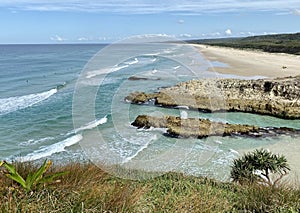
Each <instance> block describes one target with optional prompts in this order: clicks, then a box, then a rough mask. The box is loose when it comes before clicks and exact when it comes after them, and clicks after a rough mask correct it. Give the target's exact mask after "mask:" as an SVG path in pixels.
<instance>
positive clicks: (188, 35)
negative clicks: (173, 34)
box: [179, 33, 192, 38]
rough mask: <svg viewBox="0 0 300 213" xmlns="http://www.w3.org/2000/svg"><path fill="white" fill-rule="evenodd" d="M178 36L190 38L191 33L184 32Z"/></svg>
mask: <svg viewBox="0 0 300 213" xmlns="http://www.w3.org/2000/svg"><path fill="white" fill-rule="evenodd" d="M179 37H180V38H191V37H192V35H191V34H188V33H184V34H180V35H179Z"/></svg>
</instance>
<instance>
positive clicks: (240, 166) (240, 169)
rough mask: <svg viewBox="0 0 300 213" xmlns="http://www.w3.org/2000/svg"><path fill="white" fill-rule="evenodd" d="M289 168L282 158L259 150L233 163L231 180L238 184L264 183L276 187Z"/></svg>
mask: <svg viewBox="0 0 300 213" xmlns="http://www.w3.org/2000/svg"><path fill="white" fill-rule="evenodd" d="M289 170H290V167H289V165H288V163H287V160H286V158H285V157H284V156H280V155H275V154H272V153H271V152H270V151H268V150H264V149H260V150H257V149H256V150H255V151H253V152H251V153H248V154H245V155H244V156H242V157H241V158H239V159H235V160H234V161H233V165H232V166H231V173H230V175H231V178H232V180H233V181H234V182H239V183H264V184H267V185H270V186H272V185H276V183H277V182H278V181H279V180H281V179H282V177H283V176H285V175H287V174H288V171H289Z"/></svg>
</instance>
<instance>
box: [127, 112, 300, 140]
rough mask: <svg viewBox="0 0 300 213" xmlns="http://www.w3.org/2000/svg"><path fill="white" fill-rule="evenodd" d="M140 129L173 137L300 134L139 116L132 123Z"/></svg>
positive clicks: (276, 129) (203, 121)
mask: <svg viewBox="0 0 300 213" xmlns="http://www.w3.org/2000/svg"><path fill="white" fill-rule="evenodd" d="M132 125H133V126H136V127H138V128H150V127H155V128H167V133H168V134H169V135H170V136H173V137H178V136H180V137H195V138H203V137H208V136H213V135H214V136H231V135H244V136H249V137H262V136H275V135H277V134H290V135H296V134H299V131H298V130H294V129H291V128H259V127H257V126H251V125H241V124H228V123H220V122H212V121H209V120H208V119H198V118H187V119H182V118H180V117H174V116H164V117H153V116H148V115H139V116H138V117H137V118H136V119H135V121H134V122H133V123H132Z"/></svg>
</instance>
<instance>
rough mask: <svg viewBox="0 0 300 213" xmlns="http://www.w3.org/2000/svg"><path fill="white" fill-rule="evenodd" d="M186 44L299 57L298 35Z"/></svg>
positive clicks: (208, 40)
mask: <svg viewBox="0 0 300 213" xmlns="http://www.w3.org/2000/svg"><path fill="white" fill-rule="evenodd" d="M188 42H190V43H195V44H209V45H214V46H223V47H233V48H241V49H245V48H248V49H249V48H250V49H258V50H262V51H265V52H273V53H289V54H296V55H300V33H295V34H276V35H262V36H250V37H246V38H223V39H202V40H192V41H188Z"/></svg>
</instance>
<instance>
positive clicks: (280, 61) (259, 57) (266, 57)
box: [191, 44, 300, 78]
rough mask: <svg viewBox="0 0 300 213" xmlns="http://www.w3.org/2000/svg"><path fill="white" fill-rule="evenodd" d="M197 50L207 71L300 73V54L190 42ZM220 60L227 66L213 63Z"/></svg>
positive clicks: (272, 75) (274, 75) (244, 74)
mask: <svg viewBox="0 0 300 213" xmlns="http://www.w3.org/2000/svg"><path fill="white" fill-rule="evenodd" d="M191 45H192V46H193V47H194V48H196V49H197V50H199V52H200V53H201V54H202V55H203V57H204V58H205V59H207V60H208V61H209V62H210V63H211V65H212V67H211V68H209V71H212V72H217V73H221V74H232V75H237V76H242V77H250V76H265V77H267V78H278V77H288V76H297V75H300V56H298V55H290V54H285V53H267V52H262V51H259V50H257V51H256V50H241V49H234V48H229V47H216V46H209V45H202V44H191ZM214 62H221V63H224V64H226V65H228V67H227V66H218V65H214Z"/></svg>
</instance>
